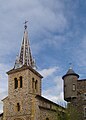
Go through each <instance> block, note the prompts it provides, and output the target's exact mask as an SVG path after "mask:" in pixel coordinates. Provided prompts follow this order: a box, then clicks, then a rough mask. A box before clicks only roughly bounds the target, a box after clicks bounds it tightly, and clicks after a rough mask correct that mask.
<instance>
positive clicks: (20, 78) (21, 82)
mask: <svg viewBox="0 0 86 120" xmlns="http://www.w3.org/2000/svg"><path fill="white" fill-rule="evenodd" d="M20 88H22V76H20Z"/></svg>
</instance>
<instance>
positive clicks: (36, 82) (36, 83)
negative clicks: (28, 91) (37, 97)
mask: <svg viewBox="0 0 86 120" xmlns="http://www.w3.org/2000/svg"><path fill="white" fill-rule="evenodd" d="M37 85H38V81H37V80H36V81H35V89H36V91H37Z"/></svg>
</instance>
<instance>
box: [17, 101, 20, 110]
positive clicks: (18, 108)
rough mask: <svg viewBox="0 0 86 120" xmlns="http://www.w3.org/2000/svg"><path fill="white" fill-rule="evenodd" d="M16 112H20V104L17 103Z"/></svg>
mask: <svg viewBox="0 0 86 120" xmlns="http://www.w3.org/2000/svg"><path fill="white" fill-rule="evenodd" d="M17 111H20V104H19V103H17Z"/></svg>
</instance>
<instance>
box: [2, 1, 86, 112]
mask: <svg viewBox="0 0 86 120" xmlns="http://www.w3.org/2000/svg"><path fill="white" fill-rule="evenodd" d="M25 20H27V21H28V23H27V26H28V28H27V29H28V37H29V40H30V46H31V52H32V55H33V57H34V58H35V60H36V64H37V68H38V69H37V71H39V72H40V73H41V74H42V75H43V77H44V78H43V80H42V95H43V96H44V97H46V98H48V99H50V100H52V101H54V102H56V103H58V104H60V105H63V106H64V104H65V101H64V97H63V80H62V76H63V75H64V74H66V72H67V70H68V69H69V67H70V65H69V63H72V67H73V69H74V71H75V72H76V73H78V74H79V75H80V78H79V79H85V78H86V72H85V71H86V55H85V54H86V0H21V2H20V1H18V0H7V1H6V0H0V112H2V107H3V105H2V101H1V100H2V99H3V98H4V97H6V96H7V95H8V76H7V74H6V72H7V71H9V70H10V69H12V68H13V66H14V63H15V58H16V55H17V54H19V51H20V46H21V42H22V38H23V34H24V22H25Z"/></svg>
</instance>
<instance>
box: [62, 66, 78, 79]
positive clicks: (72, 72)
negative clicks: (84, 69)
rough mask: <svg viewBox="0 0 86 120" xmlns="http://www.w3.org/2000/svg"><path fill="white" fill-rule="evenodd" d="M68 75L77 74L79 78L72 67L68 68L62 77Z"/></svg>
mask: <svg viewBox="0 0 86 120" xmlns="http://www.w3.org/2000/svg"><path fill="white" fill-rule="evenodd" d="M69 75H74V76H77V77H78V78H79V75H78V74H77V73H75V72H74V70H73V69H72V68H69V69H68V71H67V73H66V74H65V75H64V76H63V77H62V79H64V78H65V77H66V76H69Z"/></svg>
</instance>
